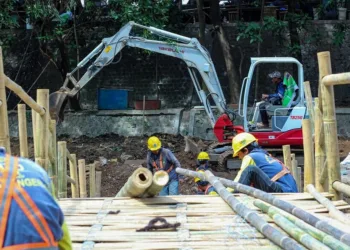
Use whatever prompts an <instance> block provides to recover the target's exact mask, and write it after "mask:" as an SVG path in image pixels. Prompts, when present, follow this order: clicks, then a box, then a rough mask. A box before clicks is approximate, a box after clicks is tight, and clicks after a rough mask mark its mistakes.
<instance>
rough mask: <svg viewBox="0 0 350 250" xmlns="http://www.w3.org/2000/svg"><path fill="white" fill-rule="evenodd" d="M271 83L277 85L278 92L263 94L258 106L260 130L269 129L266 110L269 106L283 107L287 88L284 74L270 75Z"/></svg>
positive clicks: (276, 72)
mask: <svg viewBox="0 0 350 250" xmlns="http://www.w3.org/2000/svg"><path fill="white" fill-rule="evenodd" d="M269 77H270V78H271V81H272V83H273V84H275V85H276V91H275V93H273V94H262V97H261V99H262V100H263V101H262V102H259V103H258V104H257V105H258V107H259V111H260V117H261V123H260V122H259V123H257V127H259V128H268V127H269V118H268V115H267V111H266V108H267V106H268V105H269V104H272V105H281V104H282V98H283V96H284V92H285V86H284V84H283V79H282V74H281V72H279V71H274V72H272V73H270V74H269Z"/></svg>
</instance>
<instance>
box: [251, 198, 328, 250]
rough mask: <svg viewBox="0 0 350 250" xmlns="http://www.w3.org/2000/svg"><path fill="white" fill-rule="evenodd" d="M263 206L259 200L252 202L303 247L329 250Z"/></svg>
mask: <svg viewBox="0 0 350 250" xmlns="http://www.w3.org/2000/svg"><path fill="white" fill-rule="evenodd" d="M264 204H266V203H263V202H261V201H259V200H255V201H254V205H255V206H257V207H258V208H260V209H261V210H262V211H263V212H265V213H267V214H268V215H269V216H270V217H271V218H272V219H273V221H274V222H275V223H276V224H277V225H278V226H279V227H280V228H282V229H283V230H284V231H286V232H287V233H288V234H289V235H290V236H292V237H293V238H294V239H295V240H297V241H298V242H300V243H301V244H303V245H304V246H305V247H307V248H308V249H311V250H320V249H323V250H326V249H330V248H329V247H327V246H326V245H324V244H322V243H321V242H319V241H318V240H316V239H315V238H313V237H312V236H310V235H309V234H308V233H306V232H305V231H303V230H302V229H300V228H299V227H298V226H296V225H295V224H294V223H292V222H291V221H289V220H288V219H286V218H285V217H284V216H282V215H281V214H279V213H278V212H276V211H274V210H273V209H269V207H268V206H266V205H265V206H264Z"/></svg>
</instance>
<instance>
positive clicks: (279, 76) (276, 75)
mask: <svg viewBox="0 0 350 250" xmlns="http://www.w3.org/2000/svg"><path fill="white" fill-rule="evenodd" d="M281 76H282V74H281V72H279V71H274V72H272V73H270V74H269V77H270V78H274V77H276V78H281Z"/></svg>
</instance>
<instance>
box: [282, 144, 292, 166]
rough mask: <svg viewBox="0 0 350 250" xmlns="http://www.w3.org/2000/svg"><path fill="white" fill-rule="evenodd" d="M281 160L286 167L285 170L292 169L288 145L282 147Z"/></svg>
mask: <svg viewBox="0 0 350 250" xmlns="http://www.w3.org/2000/svg"><path fill="white" fill-rule="evenodd" d="M283 160H284V165H286V166H287V168H289V169H292V158H291V153H290V145H283Z"/></svg>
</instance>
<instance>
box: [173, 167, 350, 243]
mask: <svg viewBox="0 0 350 250" xmlns="http://www.w3.org/2000/svg"><path fill="white" fill-rule="evenodd" d="M176 172H177V173H178V174H181V175H186V176H191V177H198V178H200V179H201V180H203V181H208V179H207V178H206V176H205V175H204V174H202V173H199V172H196V171H191V170H188V169H183V168H176ZM218 179H219V180H220V182H221V183H222V184H223V185H224V186H226V187H230V188H233V189H235V190H237V191H238V192H241V193H244V194H247V195H250V196H253V197H255V198H257V199H260V200H263V201H265V202H267V203H269V204H272V205H274V206H276V207H278V208H280V209H282V210H284V211H286V212H288V213H290V214H293V215H294V216H296V217H298V218H299V219H301V220H303V221H305V222H307V223H308V224H310V225H311V226H314V227H316V228H317V229H319V230H321V231H323V232H325V233H327V234H329V235H332V236H333V237H335V238H336V239H338V240H340V241H341V242H343V243H345V244H346V245H348V246H350V234H348V233H345V232H344V231H342V230H340V229H338V228H336V227H334V226H332V225H331V224H329V223H328V222H327V221H324V220H321V219H319V218H317V217H316V216H314V215H313V214H311V213H309V212H307V211H305V210H303V209H301V208H299V207H297V206H295V205H293V204H291V203H289V202H287V201H284V200H281V199H278V198H277V197H276V196H274V195H272V194H269V193H266V192H264V191H261V190H259V189H256V188H253V187H250V186H246V185H242V184H240V183H238V182H234V181H231V180H228V179H224V178H218Z"/></svg>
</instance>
